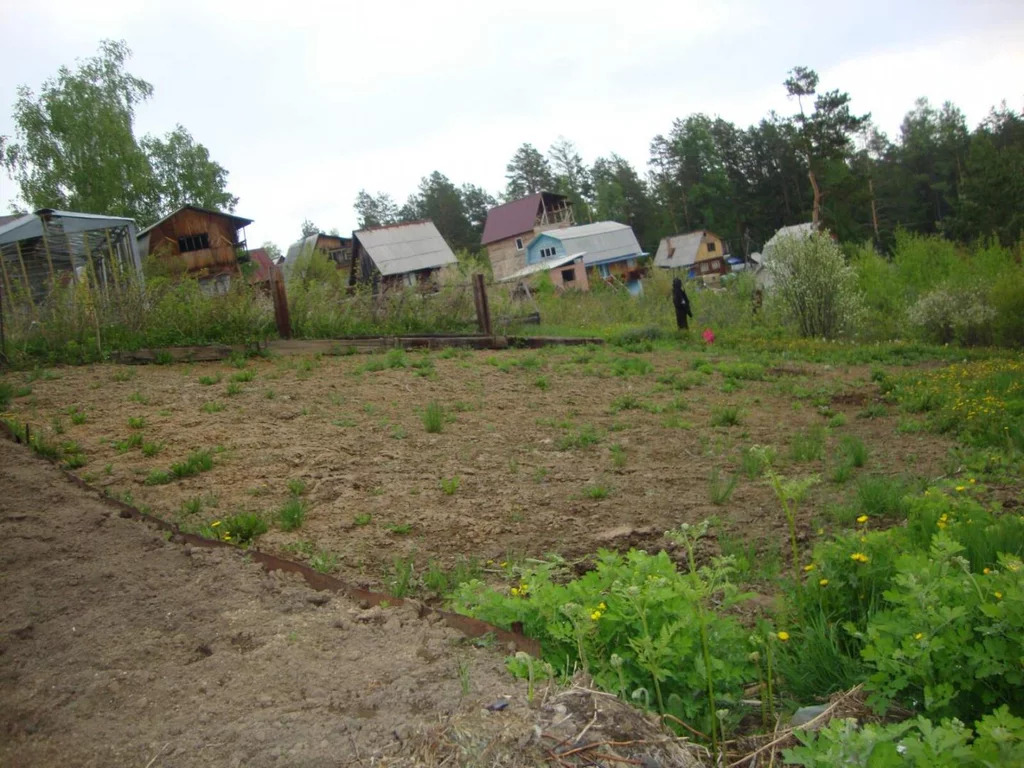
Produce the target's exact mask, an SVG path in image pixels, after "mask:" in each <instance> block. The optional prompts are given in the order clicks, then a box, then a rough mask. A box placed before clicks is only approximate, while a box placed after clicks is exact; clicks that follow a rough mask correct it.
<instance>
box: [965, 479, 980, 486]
mask: <svg viewBox="0 0 1024 768" xmlns="http://www.w3.org/2000/svg"><path fill="white" fill-rule="evenodd" d="M967 482H969V483H970V484H971V485H974V484H975V483H976V482H978V481H977V480H975V479H974V478H973V477H972V478H971V479H970V480H968V481H967Z"/></svg>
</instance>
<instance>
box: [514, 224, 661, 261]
mask: <svg viewBox="0 0 1024 768" xmlns="http://www.w3.org/2000/svg"><path fill="white" fill-rule="evenodd" d="M542 237H553V238H555V239H556V240H561V241H562V244H563V245H565V249H566V251H572V252H574V253H576V252H583V253H584V254H585V255H584V257H583V263H584V264H586V265H587V266H588V267H589V266H592V265H594V264H604V263H607V262H612V261H620V260H622V259H625V258H628V257H636V256H642V255H643V251H642V250H641V248H640V243H638V242H637V239H636V235H634V234H633V230H632V229H631V228H630V227H628V226H626V225H625V224H619V223H618V222H615V221H597V222H594V223H593V224H582V225H580V226H578V227H566V228H565V229H551V230H548V231H547V232H541V233H540V234H539V235H537V237H535V238H534V239H533V240H531V241H530V245H532V244H533V243H535V242H536V241H537V240H538V239H539V238H542Z"/></svg>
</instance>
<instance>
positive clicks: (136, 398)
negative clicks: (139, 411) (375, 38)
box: [128, 390, 149, 405]
mask: <svg viewBox="0 0 1024 768" xmlns="http://www.w3.org/2000/svg"><path fill="white" fill-rule="evenodd" d="M128 399H129V400H131V401H132V402H133V403H138V404H139V405H149V398H148V397H146V396H145V395H144V394H142V393H141V392H139V391H138V390H135V391H134V392H132V393H131V394H130V395H128Z"/></svg>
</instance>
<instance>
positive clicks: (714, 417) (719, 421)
mask: <svg viewBox="0 0 1024 768" xmlns="http://www.w3.org/2000/svg"><path fill="white" fill-rule="evenodd" d="M739 423H740V409H739V407H738V406H735V405H724V406H722V407H721V408H714V409H712V411H711V426H713V427H735V426H737V425H738V424H739Z"/></svg>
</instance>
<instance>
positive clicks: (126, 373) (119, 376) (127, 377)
mask: <svg viewBox="0 0 1024 768" xmlns="http://www.w3.org/2000/svg"><path fill="white" fill-rule="evenodd" d="M134 378H135V369H134V368H122V369H121V370H120V371H114V373H113V374H112V375H111V377H110V380H111V381H131V380H132V379H134Z"/></svg>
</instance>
